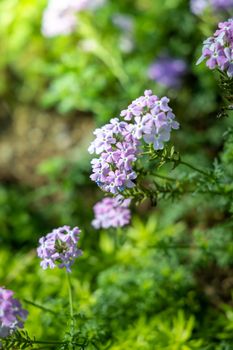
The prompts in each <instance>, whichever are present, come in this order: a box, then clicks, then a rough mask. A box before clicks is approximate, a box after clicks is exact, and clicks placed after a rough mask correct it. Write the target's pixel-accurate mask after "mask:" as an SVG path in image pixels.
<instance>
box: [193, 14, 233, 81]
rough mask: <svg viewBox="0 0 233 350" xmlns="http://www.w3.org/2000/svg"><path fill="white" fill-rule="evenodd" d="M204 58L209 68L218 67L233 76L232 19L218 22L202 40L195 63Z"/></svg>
mask: <svg viewBox="0 0 233 350" xmlns="http://www.w3.org/2000/svg"><path fill="white" fill-rule="evenodd" d="M203 60H206V65H207V67H208V68H210V69H215V68H218V69H220V70H221V71H222V72H225V73H226V74H227V75H228V76H229V77H230V78H232V77H233V20H232V19H229V20H228V21H226V22H220V23H219V24H218V30H216V32H215V33H214V35H213V36H212V37H209V38H208V39H206V40H205V41H204V42H203V48H202V55H201V57H200V58H199V60H198V61H197V64H199V63H201V62H202V61H203Z"/></svg>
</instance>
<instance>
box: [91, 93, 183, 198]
mask: <svg viewBox="0 0 233 350" xmlns="http://www.w3.org/2000/svg"><path fill="white" fill-rule="evenodd" d="M120 116H121V117H122V118H123V120H120V119H118V118H114V119H111V120H110V123H108V124H106V125H104V126H103V127H102V128H98V129H96V130H95V131H94V135H95V139H94V141H93V142H92V143H91V145H90V147H89V149H88V150H89V152H90V153H91V154H93V153H96V154H97V155H98V158H94V159H92V161H91V165H92V174H91V176H90V177H91V179H92V180H93V181H95V182H96V183H97V184H98V186H100V187H101V189H102V190H103V191H106V192H110V193H113V194H119V193H121V192H122V191H124V190H125V189H127V188H132V187H134V186H135V180H136V178H137V173H136V171H135V169H134V164H135V163H136V162H137V160H138V158H139V157H140V150H141V148H142V147H143V143H144V144H145V143H147V144H152V145H153V147H154V149H155V150H160V149H163V148H164V143H165V142H167V141H169V139H170V133H171V130H172V129H178V128H179V123H178V122H177V121H176V120H175V115H174V114H173V113H172V109H171V108H170V107H169V99H168V98H167V97H162V98H161V99H159V98H158V97H157V96H155V95H153V93H152V91H151V90H145V92H144V95H143V96H140V97H138V98H137V99H136V100H134V101H133V102H132V103H131V104H130V105H129V106H128V108H127V109H125V110H123V111H122V112H121V113H120Z"/></svg>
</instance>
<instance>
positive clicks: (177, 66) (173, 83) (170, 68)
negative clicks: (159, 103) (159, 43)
mask: <svg viewBox="0 0 233 350" xmlns="http://www.w3.org/2000/svg"><path fill="white" fill-rule="evenodd" d="M186 70H187V65H186V63H185V62H184V60H182V59H178V58H173V57H170V56H167V55H164V56H160V57H159V58H158V59H157V60H156V61H155V62H154V63H152V64H151V66H150V67H149V70H148V76H149V78H150V79H151V80H155V81H157V82H158V83H159V84H161V85H164V86H166V87H168V88H179V87H180V85H181V82H182V78H183V76H184V74H185V72H186Z"/></svg>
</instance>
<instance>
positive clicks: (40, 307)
mask: <svg viewBox="0 0 233 350" xmlns="http://www.w3.org/2000/svg"><path fill="white" fill-rule="evenodd" d="M23 301H24V302H25V303H27V304H29V305H32V306H35V307H36V308H38V309H41V310H43V311H46V312H50V313H51V314H53V315H56V316H61V315H59V314H58V313H57V312H55V311H53V310H51V309H48V308H47V307H45V306H42V305H39V304H37V303H34V302H33V301H30V300H27V299H23Z"/></svg>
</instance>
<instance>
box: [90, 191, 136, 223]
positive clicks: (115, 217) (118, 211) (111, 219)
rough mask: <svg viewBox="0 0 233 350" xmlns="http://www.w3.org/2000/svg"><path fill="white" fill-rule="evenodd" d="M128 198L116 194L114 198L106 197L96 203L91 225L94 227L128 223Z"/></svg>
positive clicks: (129, 216)
mask: <svg viewBox="0 0 233 350" xmlns="http://www.w3.org/2000/svg"><path fill="white" fill-rule="evenodd" d="M129 205H130V199H124V198H123V197H122V196H120V195H118V196H117V197H115V198H111V197H106V198H104V199H102V200H101V201H100V202H98V203H96V204H95V206H94V208H93V210H94V214H95V219H94V220H93V221H92V226H93V227H94V228H96V229H99V228H109V227H122V226H125V225H127V224H129V222H130V219H131V213H130V210H129V208H128V207H129Z"/></svg>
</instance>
